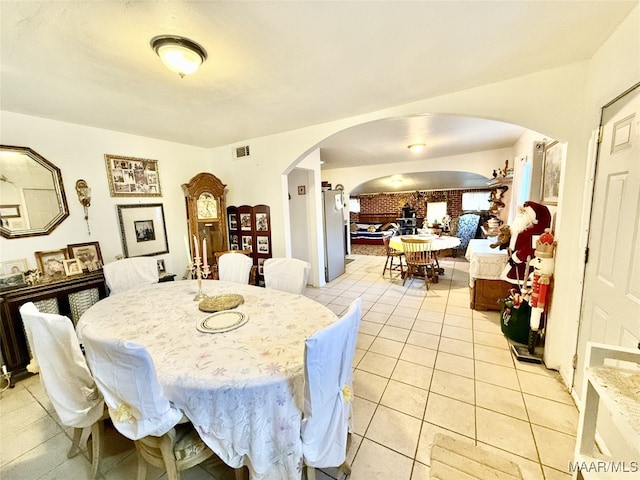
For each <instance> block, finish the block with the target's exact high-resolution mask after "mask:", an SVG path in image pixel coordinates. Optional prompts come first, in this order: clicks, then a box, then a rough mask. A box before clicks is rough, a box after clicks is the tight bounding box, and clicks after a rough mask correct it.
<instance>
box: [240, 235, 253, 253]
mask: <svg viewBox="0 0 640 480" xmlns="http://www.w3.org/2000/svg"><path fill="white" fill-rule="evenodd" d="M242 250H247V251H249V252H253V237H242Z"/></svg>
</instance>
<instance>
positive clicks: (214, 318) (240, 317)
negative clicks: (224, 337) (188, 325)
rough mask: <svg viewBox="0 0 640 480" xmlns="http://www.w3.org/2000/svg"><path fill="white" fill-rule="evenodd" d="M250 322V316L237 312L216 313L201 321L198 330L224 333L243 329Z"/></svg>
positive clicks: (197, 326)
mask: <svg viewBox="0 0 640 480" xmlns="http://www.w3.org/2000/svg"><path fill="white" fill-rule="evenodd" d="M248 321H249V315H247V314H246V313H242V312H238V311H237V310H234V311H225V312H216V313H212V314H211V315H209V316H208V317H206V318H204V319H202V320H199V321H198V323H197V325H196V328H197V329H198V330H199V331H201V332H202V333H223V332H228V331H229V330H233V329H235V328H238V327H241V326H242V325H244V324H245V323H247V322H248Z"/></svg>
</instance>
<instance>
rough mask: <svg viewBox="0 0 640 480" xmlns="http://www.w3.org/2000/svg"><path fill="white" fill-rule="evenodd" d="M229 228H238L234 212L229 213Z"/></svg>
mask: <svg viewBox="0 0 640 480" xmlns="http://www.w3.org/2000/svg"><path fill="white" fill-rule="evenodd" d="M229 228H230V229H231V230H236V229H237V228H238V219H237V217H236V214H235V213H232V214H230V215H229Z"/></svg>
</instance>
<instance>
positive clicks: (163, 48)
mask: <svg viewBox="0 0 640 480" xmlns="http://www.w3.org/2000/svg"><path fill="white" fill-rule="evenodd" d="M151 48H153V50H154V51H155V52H156V53H157V54H158V56H159V57H160V60H162V63H164V66H165V67H167V68H168V69H169V70H171V71H172V72H174V73H177V74H178V75H180V77H182V78H184V76H185V75H190V74H192V73H194V72H195V71H196V70H198V68H200V65H202V63H203V62H204V61H205V60H206V59H207V52H206V51H205V50H204V48H202V47H201V46H200V45H198V44H197V43H196V42H194V41H192V40H189V39H188V38H183V37H175V36H170V35H161V36H158V37H153V38H152V39H151Z"/></svg>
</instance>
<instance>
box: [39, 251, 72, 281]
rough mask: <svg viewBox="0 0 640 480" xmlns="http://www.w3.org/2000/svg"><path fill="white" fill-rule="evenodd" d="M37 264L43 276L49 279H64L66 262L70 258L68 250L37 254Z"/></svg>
mask: <svg viewBox="0 0 640 480" xmlns="http://www.w3.org/2000/svg"><path fill="white" fill-rule="evenodd" d="M35 256H36V263H37V264H38V269H39V270H40V271H41V272H42V274H43V275H44V276H46V277H48V278H62V277H64V276H65V270H64V261H65V260H67V259H68V258H69V255H68V254H67V249H66V248H61V249H59V250H48V251H46V252H35Z"/></svg>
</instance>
